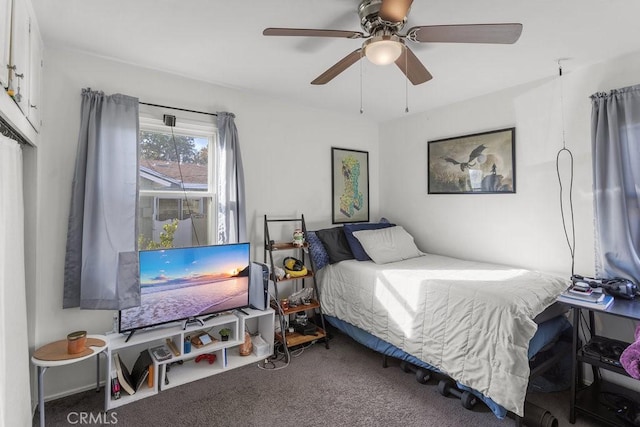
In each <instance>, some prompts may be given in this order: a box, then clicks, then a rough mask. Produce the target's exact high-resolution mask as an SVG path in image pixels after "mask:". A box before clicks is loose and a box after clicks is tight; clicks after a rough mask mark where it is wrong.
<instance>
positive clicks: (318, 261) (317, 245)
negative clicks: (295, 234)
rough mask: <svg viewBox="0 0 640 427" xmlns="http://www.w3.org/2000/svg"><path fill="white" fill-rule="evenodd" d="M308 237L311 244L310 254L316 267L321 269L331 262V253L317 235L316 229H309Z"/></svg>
mask: <svg viewBox="0 0 640 427" xmlns="http://www.w3.org/2000/svg"><path fill="white" fill-rule="evenodd" d="M306 239H307V243H308V244H309V255H311V258H313V263H314V266H315V269H316V270H318V271H319V270H320V269H321V268H323V267H324V266H325V265H327V264H329V254H327V251H326V250H325V249H324V246H323V245H322V242H321V241H320V239H319V238H318V236H316V232H315V231H307V236H306Z"/></svg>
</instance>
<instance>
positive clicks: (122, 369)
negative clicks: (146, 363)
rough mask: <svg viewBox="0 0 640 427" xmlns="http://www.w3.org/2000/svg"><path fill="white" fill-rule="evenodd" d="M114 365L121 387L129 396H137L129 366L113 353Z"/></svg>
mask: <svg viewBox="0 0 640 427" xmlns="http://www.w3.org/2000/svg"><path fill="white" fill-rule="evenodd" d="M113 364H114V365H115V367H116V372H117V376H118V382H119V383H120V387H121V388H122V389H123V390H124V391H126V392H127V393H129V394H135V392H136V391H135V389H134V388H133V386H132V385H131V384H132V383H133V381H132V380H131V373H129V370H128V369H127V366H126V365H125V364H124V362H123V361H122V359H121V358H120V355H119V354H118V353H113Z"/></svg>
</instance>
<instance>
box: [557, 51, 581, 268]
mask: <svg viewBox="0 0 640 427" xmlns="http://www.w3.org/2000/svg"><path fill="white" fill-rule="evenodd" d="M558 75H559V77H560V114H561V117H562V119H561V120H562V148H561V149H560V150H559V151H558V154H557V156H556V172H557V174H558V184H559V185H560V215H561V217H562V228H563V229H564V236H565V238H566V240H567V245H568V246H569V253H570V254H571V276H573V275H574V273H575V271H574V270H575V248H576V227H575V219H574V212H573V153H571V150H569V149H568V148H567V146H566V141H565V132H564V95H563V92H564V90H563V87H562V65H560V60H558ZM562 154H567V155H568V156H569V177H570V179H569V196H568V197H569V200H568V201H569V211H570V215H571V217H570V221H571V237H569V232H568V231H567V220H566V218H565V214H564V203H563V201H564V189H563V186H562V177H561V175H560V157H561V155H562Z"/></svg>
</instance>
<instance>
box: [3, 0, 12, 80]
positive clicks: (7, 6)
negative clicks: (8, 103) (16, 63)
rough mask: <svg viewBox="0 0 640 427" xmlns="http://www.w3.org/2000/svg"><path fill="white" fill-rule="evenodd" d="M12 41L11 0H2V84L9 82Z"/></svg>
mask: <svg viewBox="0 0 640 427" xmlns="http://www.w3.org/2000/svg"><path fill="white" fill-rule="evenodd" d="M10 41H11V0H0V84H1V85H2V87H3V88H6V87H7V86H8V84H9V69H8V68H7V67H8V65H9V43H10Z"/></svg>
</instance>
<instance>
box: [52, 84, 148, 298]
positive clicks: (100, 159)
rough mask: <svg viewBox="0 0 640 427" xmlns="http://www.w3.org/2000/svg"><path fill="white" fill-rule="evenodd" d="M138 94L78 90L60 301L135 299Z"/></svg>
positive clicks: (136, 296)
mask: <svg viewBox="0 0 640 427" xmlns="http://www.w3.org/2000/svg"><path fill="white" fill-rule="evenodd" d="M138 128H139V125H138V100H137V99H136V98H132V97H130V96H126V95H121V94H116V95H109V96H107V95H105V94H104V93H102V92H98V91H92V90H91V89H83V90H82V105H81V122H80V133H79V136H78V148H77V152H76V165H75V173H74V177H73V185H72V194H71V210H70V213H69V224H68V234H67V251H66V258H65V271H64V300H63V307H64V308H69V307H78V306H79V307H81V308H88V309H105V310H107V309H112V310H117V309H122V308H127V307H132V306H136V305H139V304H140V285H139V279H138V258H137V252H136V251H137V235H138V229H137V207H138V194H137V191H138V134H139V132H138Z"/></svg>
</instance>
